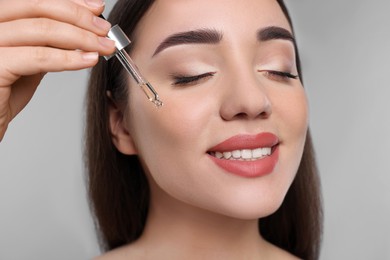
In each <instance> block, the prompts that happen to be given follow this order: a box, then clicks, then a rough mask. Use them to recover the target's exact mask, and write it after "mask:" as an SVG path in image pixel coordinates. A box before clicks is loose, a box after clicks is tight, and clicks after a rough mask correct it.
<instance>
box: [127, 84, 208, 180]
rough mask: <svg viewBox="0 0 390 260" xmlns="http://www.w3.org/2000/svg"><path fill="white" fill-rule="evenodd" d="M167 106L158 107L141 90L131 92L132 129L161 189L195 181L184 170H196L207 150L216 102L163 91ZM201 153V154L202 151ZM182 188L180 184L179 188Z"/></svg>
mask: <svg viewBox="0 0 390 260" xmlns="http://www.w3.org/2000/svg"><path fill="white" fill-rule="evenodd" d="M159 94H160V97H162V99H163V102H164V106H163V107H162V108H160V109H157V108H155V107H154V106H153V105H152V104H151V103H150V102H149V101H148V100H147V99H146V98H145V97H143V96H142V95H143V93H142V92H141V91H136V89H132V90H131V93H130V104H131V105H130V108H129V114H130V117H129V119H130V120H129V121H128V125H129V129H130V133H131V135H132V137H133V141H134V143H135V145H136V148H137V151H138V154H139V156H140V158H141V159H142V161H144V165H145V166H146V169H147V172H148V173H149V175H150V176H151V177H152V178H153V179H154V180H155V181H156V182H157V184H158V185H159V186H162V187H167V186H172V185H177V183H181V185H180V186H183V185H182V184H183V183H185V182H186V181H187V182H189V181H188V179H189V178H191V175H186V174H184V173H183V169H186V168H191V167H194V165H191V164H193V163H194V162H196V161H198V160H200V158H196V157H197V156H199V157H200V156H202V148H203V147H205V148H204V151H206V147H207V143H206V141H207V136H208V132H209V129H210V128H209V127H207V125H208V124H209V123H210V118H211V114H212V113H213V111H214V107H215V101H214V102H211V101H212V100H211V99H210V100H208V99H207V98H206V99H205V98H203V99H202V98H201V96H202V95H201V94H197V93H193V95H191V94H188V93H184V94H185V98H183V97H182V96H183V95H184V94H183V92H181V91H176V92H170V93H168V91H167V90H164V89H163V88H161V89H159ZM199 150H200V152H199ZM194 151H197V152H194ZM177 186H179V185H177Z"/></svg>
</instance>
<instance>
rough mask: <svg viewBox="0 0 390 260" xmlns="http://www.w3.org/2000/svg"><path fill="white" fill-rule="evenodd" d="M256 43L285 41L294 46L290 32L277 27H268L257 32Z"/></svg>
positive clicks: (293, 39)
mask: <svg viewBox="0 0 390 260" xmlns="http://www.w3.org/2000/svg"><path fill="white" fill-rule="evenodd" d="M257 40H258V41H262V42H264V41H270V40H287V41H291V42H292V43H293V44H294V45H295V38H294V36H293V35H292V33H291V32H290V31H288V30H287V29H284V28H282V27H278V26H269V27H265V28H262V29H260V30H259V31H258V32H257Z"/></svg>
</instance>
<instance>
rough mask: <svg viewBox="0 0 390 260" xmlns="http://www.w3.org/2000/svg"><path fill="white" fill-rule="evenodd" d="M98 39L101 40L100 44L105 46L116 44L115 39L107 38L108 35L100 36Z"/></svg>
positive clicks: (110, 46)
mask: <svg viewBox="0 0 390 260" xmlns="http://www.w3.org/2000/svg"><path fill="white" fill-rule="evenodd" d="M98 40H99V43H100V45H102V46H103V47H109V48H112V47H114V46H115V42H114V41H113V40H110V39H108V38H106V37H99V38H98Z"/></svg>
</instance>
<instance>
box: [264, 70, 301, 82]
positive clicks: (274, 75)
mask: <svg viewBox="0 0 390 260" xmlns="http://www.w3.org/2000/svg"><path fill="white" fill-rule="evenodd" d="M258 72H264V73H265V74H266V76H267V77H269V78H271V79H275V80H279V81H287V80H289V79H298V78H299V76H298V75H294V74H292V73H290V72H285V71H277V70H258Z"/></svg>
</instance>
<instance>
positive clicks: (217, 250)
mask: <svg viewBox="0 0 390 260" xmlns="http://www.w3.org/2000/svg"><path fill="white" fill-rule="evenodd" d="M242 14H245V15H242ZM178 21H180V22H178ZM268 26H278V27H282V28H285V29H287V30H289V31H290V32H291V28H290V26H289V24H288V21H287V20H286V18H285V16H284V15H283V13H282V11H281V10H280V7H279V5H278V4H277V2H276V1H274V0H261V1H259V0H247V1H233V0H215V1H208V0H196V1H195V0H194V1H182V0H169V1H168V0H158V1H156V3H155V4H154V5H153V6H152V8H151V9H150V10H149V11H148V13H147V14H146V15H145V16H144V17H143V19H142V20H141V22H140V24H139V25H138V27H137V29H136V31H135V34H134V39H136V40H135V46H134V49H133V51H132V53H131V55H132V57H133V58H134V60H135V62H136V64H137V65H138V66H139V68H140V69H141V71H142V72H143V74H144V75H145V76H146V78H148V79H149V81H150V82H151V83H152V85H154V86H155V87H156V90H157V91H158V92H159V94H160V97H161V99H162V100H163V101H164V107H163V108H161V109H156V108H155V107H154V106H153V105H152V104H151V103H150V102H149V101H148V100H147V99H146V98H145V96H144V94H143V93H142V91H140V89H139V88H138V87H137V86H135V85H134V82H132V81H130V84H129V98H128V106H127V107H126V109H125V110H124V111H122V110H121V109H119V108H118V107H115V106H113V107H111V109H110V120H111V122H110V124H111V131H112V135H113V142H114V144H115V145H116V147H117V148H118V150H119V151H121V152H122V153H124V154H137V155H138V156H139V158H140V160H141V162H142V163H143V166H144V169H145V171H146V174H147V177H148V180H149V183H150V186H151V205H150V209H149V216H148V220H147V224H146V227H145V231H144V233H143V234H142V236H141V238H140V239H139V240H137V241H136V242H135V243H133V244H131V245H128V246H125V247H123V248H120V249H117V250H114V251H113V252H110V253H108V254H107V255H104V256H103V257H102V258H100V259H106V258H107V259H126V257H128V258H129V257H130V258H131V259H133V258H135V259H157V258H158V259H192V258H193V259H204V258H207V259H294V257H293V256H292V255H291V254H289V253H287V252H285V251H283V250H281V249H279V248H276V247H275V246H273V245H271V244H269V243H268V242H267V241H265V240H264V239H263V238H262V237H261V235H259V232H258V219H259V218H261V217H264V216H268V215H270V214H272V213H273V212H274V211H275V210H277V208H278V207H279V206H280V204H281V203H282V201H283V199H284V196H285V194H286V192H287V190H288V188H289V187H290V185H291V182H292V180H293V179H294V177H295V174H296V171H297V168H298V166H299V162H300V160H301V156H302V152H303V146H304V142H305V137H306V131H307V127H308V108H307V100H306V95H305V93H304V90H303V87H302V84H301V82H300V80H299V79H297V80H294V79H287V80H286V79H280V78H278V77H274V76H270V75H269V74H267V73H266V72H264V71H266V70H279V71H287V72H289V73H292V74H297V69H296V65H295V53H294V48H293V44H292V43H291V42H289V41H286V40H272V41H267V42H258V41H257V40H256V32H257V31H258V30H259V29H262V28H265V27H268ZM242 28H245V30H243V29H242ZM197 29H215V30H217V31H219V32H222V34H223V39H222V41H221V42H220V43H218V44H187V45H178V46H173V47H170V48H167V49H165V50H163V51H162V52H161V53H159V54H157V55H155V56H153V53H154V51H155V50H156V48H157V46H158V45H159V44H160V43H161V42H162V41H163V40H164V39H165V38H166V37H168V36H170V35H172V34H174V33H179V32H183V31H189V30H197ZM207 72H215V74H214V75H213V76H210V77H206V78H203V79H202V80H200V81H197V82H195V83H193V84H190V85H185V86H182V85H181V86H178V85H173V84H172V83H173V82H174V79H173V78H172V76H171V75H172V74H185V75H190V76H193V75H198V74H203V73H207ZM262 132H271V133H273V134H275V135H277V136H278V138H279V140H280V144H279V153H280V155H279V161H278V163H277V165H276V167H275V168H274V170H273V172H272V173H271V174H269V175H266V176H263V177H258V178H245V177H240V176H237V175H234V174H230V173H227V172H226V171H224V170H223V169H221V168H219V167H218V166H217V165H216V164H214V163H213V162H212V160H210V157H209V155H208V153H207V151H208V150H209V149H210V148H211V147H213V146H215V145H217V144H219V143H220V142H222V141H224V140H226V139H228V138H230V137H232V136H235V135H238V134H250V135H255V134H258V133H262Z"/></svg>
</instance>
